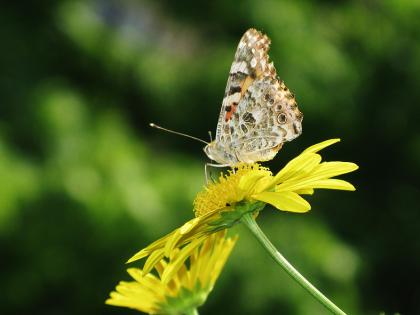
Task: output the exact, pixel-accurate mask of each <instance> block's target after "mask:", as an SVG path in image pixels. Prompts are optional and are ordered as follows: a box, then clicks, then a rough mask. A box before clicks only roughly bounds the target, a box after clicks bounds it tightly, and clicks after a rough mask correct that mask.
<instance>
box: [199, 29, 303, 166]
mask: <svg viewBox="0 0 420 315" xmlns="http://www.w3.org/2000/svg"><path fill="white" fill-rule="evenodd" d="M269 48H270V39H269V38H268V37H267V36H266V35H264V34H262V33H261V32H259V31H257V30H255V29H253V28H251V29H249V30H247V31H246V32H245V34H244V35H243V36H242V38H241V40H240V42H239V45H238V48H237V50H236V53H235V58H234V60H233V63H232V66H231V68H230V72H229V78H228V81H227V85H226V89H225V95H224V98H223V102H222V108H221V111H220V115H219V121H218V124H217V129H216V138H215V140H214V141H211V142H210V143H208V144H207V145H206V146H205V147H204V152H205V153H206V155H207V156H208V157H209V158H210V159H211V160H213V161H216V162H217V163H218V164H216V165H217V166H231V167H234V166H235V165H236V164H237V163H239V162H244V163H254V162H257V161H268V160H271V159H273V158H274V156H275V155H276V154H277V152H278V151H279V150H280V149H281V147H282V146H283V143H285V142H287V141H291V140H293V139H295V138H296V137H298V136H299V135H300V134H301V133H302V119H303V114H302V113H301V112H300V111H299V109H298V107H297V103H296V100H295V96H294V94H293V93H292V92H290V90H289V89H288V88H287V87H286V85H285V84H284V82H283V81H282V80H280V79H279V78H278V77H277V73H276V69H275V68H274V65H273V63H272V62H270V61H269V56H268V50H269ZM216 165H214V166H216Z"/></svg>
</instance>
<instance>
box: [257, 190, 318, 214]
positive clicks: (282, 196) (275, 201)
mask: <svg viewBox="0 0 420 315" xmlns="http://www.w3.org/2000/svg"><path fill="white" fill-rule="evenodd" d="M252 198H254V199H256V200H260V201H263V202H266V203H269V204H271V205H273V206H274V207H276V208H277V209H279V210H283V211H291V212H299V213H302V212H307V211H309V210H310V209H311V205H310V204H309V203H308V202H307V201H306V200H305V199H303V198H302V197H301V196H299V195H298V194H296V193H294V192H291V191H285V192H279V193H277V192H262V193H260V194H256V195H253V196H252Z"/></svg>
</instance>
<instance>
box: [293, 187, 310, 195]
mask: <svg viewBox="0 0 420 315" xmlns="http://www.w3.org/2000/svg"><path fill="white" fill-rule="evenodd" d="M295 193H297V194H299V195H313V194H314V190H313V188H304V189H297V190H295Z"/></svg>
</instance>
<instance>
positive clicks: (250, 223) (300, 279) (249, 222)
mask: <svg viewBox="0 0 420 315" xmlns="http://www.w3.org/2000/svg"><path fill="white" fill-rule="evenodd" d="M241 221H242V223H244V224H245V226H246V227H247V228H248V229H249V230H250V231H251V233H252V234H254V236H255V237H256V238H257V240H258V241H259V242H260V243H261V245H262V246H263V247H264V248H265V249H266V250H267V251H268V253H269V254H270V256H271V257H272V258H273V259H274V260H275V261H276V262H277V263H278V264H279V265H280V267H282V268H283V269H284V270H285V271H286V272H287V274H288V275H289V276H291V277H292V278H293V279H294V280H295V281H296V282H297V283H299V284H300V286H301V287H303V288H304V289H305V290H306V291H308V292H309V293H310V294H311V295H312V296H313V297H314V298H315V299H317V300H318V302H319V303H321V304H322V305H324V306H325V307H326V308H327V309H328V310H329V311H330V312H331V313H333V314H337V315H346V313H344V312H343V311H342V310H341V309H340V308H338V306H336V305H335V304H334V303H333V302H331V301H330V300H329V299H328V298H327V297H326V296H325V295H323V294H322V293H321V292H320V291H319V290H318V289H317V288H315V287H314V286H313V285H312V284H311V283H310V282H309V281H308V280H306V278H305V277H304V276H302V275H301V274H300V273H299V271H297V270H296V269H295V268H294V267H293V266H292V265H291V264H290V263H289V262H288V261H287V260H286V258H284V256H283V255H282V254H280V253H279V251H278V250H277V249H276V248H275V247H274V245H273V244H272V243H271V242H270V240H269V239H268V238H267V236H265V234H264V233H263V231H262V230H261V229H260V227H259V226H258V224H257V222H255V219H254V217H253V216H252V214H251V213H246V214H245V215H244V216H242V219H241Z"/></svg>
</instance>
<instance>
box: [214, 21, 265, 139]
mask: <svg viewBox="0 0 420 315" xmlns="http://www.w3.org/2000/svg"><path fill="white" fill-rule="evenodd" d="M269 46H270V40H269V39H268V37H267V36H266V35H263V34H261V33H260V32H258V31H257V30H255V29H249V30H248V31H246V32H245V34H244V35H243V36H242V38H241V40H240V41H239V44H238V48H237V50H236V53H235V58H234V60H233V63H232V66H231V68H230V71H229V78H228V81H227V84H226V89H225V95H224V98H223V103H222V108H221V111H220V115H219V121H218V124H217V129H216V141H217V142H219V143H224V142H229V141H227V140H229V139H225V136H226V135H230V134H231V132H230V129H229V127H230V121H231V120H232V119H235V117H236V115H235V113H236V110H237V108H238V105H239V102H240V100H241V99H242V97H243V95H244V94H245V92H246V91H247V89H248V87H249V86H250V85H251V84H252V82H254V80H255V79H256V78H257V77H259V76H261V75H262V73H264V72H266V71H267V63H268V55H267V52H268V49H269ZM236 118H237V117H236ZM226 138H228V137H226Z"/></svg>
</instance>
